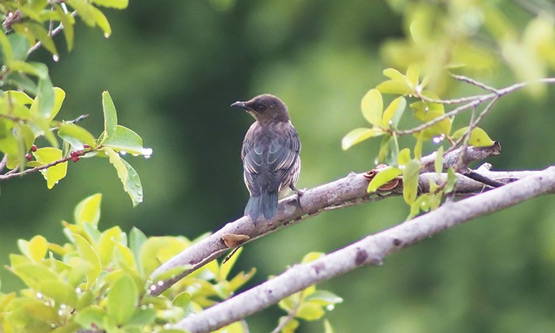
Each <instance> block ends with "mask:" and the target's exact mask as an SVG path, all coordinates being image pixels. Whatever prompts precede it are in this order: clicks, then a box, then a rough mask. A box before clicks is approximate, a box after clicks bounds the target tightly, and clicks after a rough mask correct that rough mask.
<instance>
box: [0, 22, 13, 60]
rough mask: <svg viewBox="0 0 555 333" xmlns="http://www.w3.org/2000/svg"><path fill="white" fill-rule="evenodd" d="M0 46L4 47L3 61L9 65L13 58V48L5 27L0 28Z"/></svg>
mask: <svg viewBox="0 0 555 333" xmlns="http://www.w3.org/2000/svg"><path fill="white" fill-rule="evenodd" d="M0 46H1V47H2V60H3V61H2V62H3V63H4V64H6V65H8V66H9V65H10V63H11V62H12V60H13V50H12V46H11V44H10V41H9V39H8V37H7V36H6V34H5V33H4V29H0Z"/></svg>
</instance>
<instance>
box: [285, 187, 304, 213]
mask: <svg viewBox="0 0 555 333" xmlns="http://www.w3.org/2000/svg"><path fill="white" fill-rule="evenodd" d="M289 188H290V189H291V190H292V191H293V192H295V193H296V194H297V205H299V208H300V209H301V211H303V212H304V209H303V206H302V205H301V197H302V196H303V194H304V190H299V189H298V188H296V187H295V185H293V184H291V185H289Z"/></svg>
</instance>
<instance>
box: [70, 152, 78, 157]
mask: <svg viewBox="0 0 555 333" xmlns="http://www.w3.org/2000/svg"><path fill="white" fill-rule="evenodd" d="M69 155H70V156H71V157H73V158H75V157H77V153H76V152H75V151H72V152H71V153H70V154H69Z"/></svg>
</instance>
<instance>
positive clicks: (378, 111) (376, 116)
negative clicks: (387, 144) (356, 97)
mask: <svg viewBox="0 0 555 333" xmlns="http://www.w3.org/2000/svg"><path fill="white" fill-rule="evenodd" d="M360 108H361V110H362V115H363V116H364V118H365V119H366V121H368V122H369V123H370V124H372V125H374V126H381V123H382V113H383V100H382V94H380V92H379V91H378V90H376V89H371V90H370V91H368V92H367V93H366V95H364V97H363V98H362V101H361V102H360Z"/></svg>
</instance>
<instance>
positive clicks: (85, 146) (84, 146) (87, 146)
mask: <svg viewBox="0 0 555 333" xmlns="http://www.w3.org/2000/svg"><path fill="white" fill-rule="evenodd" d="M83 148H91V146H89V145H87V144H85V145H83Z"/></svg>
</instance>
